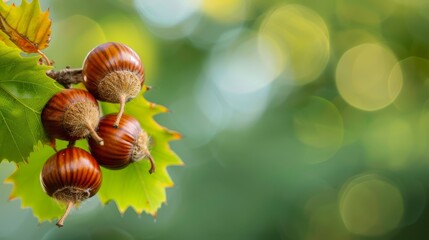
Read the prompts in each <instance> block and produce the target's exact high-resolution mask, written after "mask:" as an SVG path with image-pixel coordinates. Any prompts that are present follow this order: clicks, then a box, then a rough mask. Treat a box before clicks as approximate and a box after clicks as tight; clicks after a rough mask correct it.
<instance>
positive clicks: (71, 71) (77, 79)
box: [46, 67, 83, 88]
mask: <svg viewBox="0 0 429 240" xmlns="http://www.w3.org/2000/svg"><path fill="white" fill-rule="evenodd" d="M46 75H48V77H50V78H52V79H54V80H55V81H57V82H58V83H59V84H61V85H63V86H64V87H65V88H71V85H72V84H78V83H81V82H83V75H82V68H70V67H66V68H65V69H61V70H58V71H55V70H49V71H47V72H46Z"/></svg>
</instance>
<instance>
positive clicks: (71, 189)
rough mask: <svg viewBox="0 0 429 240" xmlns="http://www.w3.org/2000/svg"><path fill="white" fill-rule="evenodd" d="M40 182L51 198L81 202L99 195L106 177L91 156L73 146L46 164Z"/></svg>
mask: <svg viewBox="0 0 429 240" xmlns="http://www.w3.org/2000/svg"><path fill="white" fill-rule="evenodd" d="M40 181H41V183H42V187H43V189H44V191H45V192H46V193H47V194H48V195H49V196H51V197H55V198H57V199H58V200H63V201H75V202H77V201H83V200H85V199H86V198H89V197H92V196H94V195H95V194H96V193H97V192H98V190H99V189H100V186H101V181H102V175H101V170H100V166H99V165H98V163H97V161H96V160H95V159H94V157H92V156H91V154H90V153H88V152H87V151H85V150H83V149H81V148H77V147H69V148H66V149H63V150H61V151H58V152H57V153H55V154H54V155H53V156H51V157H50V158H49V159H48V160H47V161H46V162H45V165H44V166H43V169H42V172H41V174H40ZM70 194H75V195H76V196H70Z"/></svg>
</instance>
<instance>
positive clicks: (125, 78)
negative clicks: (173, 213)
mask: <svg viewBox="0 0 429 240" xmlns="http://www.w3.org/2000/svg"><path fill="white" fill-rule="evenodd" d="M82 76H83V83H84V85H85V87H86V89H87V90H88V91H85V90H82V89H64V90H62V91H61V92H59V93H57V94H56V95H54V96H53V97H52V98H51V99H50V100H49V101H48V102H47V103H46V105H45V107H44V109H43V111H42V123H43V126H44V128H45V131H46V133H47V134H48V136H49V137H50V138H51V142H53V143H54V142H55V139H61V140H66V141H69V145H68V147H67V148H65V149H63V150H60V151H58V152H56V153H55V154H54V155H53V156H51V157H50V158H49V159H48V160H47V161H46V163H45V165H44V166H43V169H42V171H41V174H40V181H41V183H42V187H43V189H44V191H45V192H46V193H47V194H48V195H49V196H51V197H53V198H55V199H57V200H59V201H62V202H65V203H67V209H66V212H65V213H64V215H63V216H62V217H61V218H60V220H59V221H58V222H57V226H58V227H62V226H63V222H64V219H65V218H66V217H67V215H68V213H69V212H70V210H71V209H72V208H73V206H74V205H75V204H76V203H79V202H81V201H83V200H85V199H87V198H90V197H92V196H93V195H95V194H96V193H97V191H98V189H99V188H100V186H101V181H102V176H101V170H100V167H99V165H101V166H103V167H106V168H109V169H121V168H124V167H126V166H127V165H128V164H130V163H132V162H135V161H139V160H141V159H143V158H147V159H148V160H149V161H150V163H151V168H150V170H149V173H153V172H154V171H155V163H154V161H153V159H152V157H151V155H150V153H149V149H148V142H149V139H148V135H147V134H146V132H145V131H144V130H143V129H142V128H141V126H140V124H139V122H138V121H137V120H136V119H135V118H133V117H132V116H130V115H126V114H124V106H125V103H126V102H128V101H130V100H131V99H133V98H134V97H136V96H137V95H138V94H139V92H140V90H141V88H142V86H143V83H144V69H143V66H142V63H141V60H140V58H139V56H138V55H137V54H136V53H135V52H134V51H133V50H132V49H131V48H129V47H128V46H126V45H124V44H121V43H113V42H110V43H105V44H102V45H99V46H97V47H96V48H94V49H93V50H91V52H89V54H88V55H87V57H86V58H85V60H84V64H83V69H82ZM97 99H98V100H100V101H106V102H111V103H120V111H119V113H118V114H108V115H105V116H103V117H101V118H100V110H99V105H98V102H97ZM82 138H87V139H88V144H89V149H90V152H91V153H88V152H87V151H85V150H83V149H81V148H77V147H74V144H75V141H76V140H78V139H82ZM54 146H55V144H54Z"/></svg>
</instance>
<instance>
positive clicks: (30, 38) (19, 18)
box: [0, 0, 51, 53]
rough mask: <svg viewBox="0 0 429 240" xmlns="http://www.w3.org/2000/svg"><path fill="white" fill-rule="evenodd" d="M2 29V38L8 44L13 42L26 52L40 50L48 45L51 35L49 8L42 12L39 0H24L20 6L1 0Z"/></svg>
mask: <svg viewBox="0 0 429 240" xmlns="http://www.w3.org/2000/svg"><path fill="white" fill-rule="evenodd" d="M0 30H2V31H3V33H4V34H0V40H3V41H5V43H6V44H7V45H10V42H13V43H14V44H15V45H16V46H17V47H18V48H20V49H21V50H23V51H24V52H27V53H35V52H39V50H41V49H44V48H46V47H47V46H48V43H49V39H50V36H51V20H50V19H49V10H47V11H45V12H42V11H41V10H40V4H39V0H33V2H31V3H28V2H27V1H26V0H23V1H22V3H21V6H19V7H16V6H15V4H12V5H7V4H6V3H4V2H3V1H0ZM5 35H6V36H7V37H8V39H9V41H8V40H7V39H5Z"/></svg>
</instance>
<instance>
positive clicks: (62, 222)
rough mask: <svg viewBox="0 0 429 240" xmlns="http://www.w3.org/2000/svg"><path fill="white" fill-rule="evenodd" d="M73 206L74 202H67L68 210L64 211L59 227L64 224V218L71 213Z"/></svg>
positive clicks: (58, 223)
mask: <svg viewBox="0 0 429 240" xmlns="http://www.w3.org/2000/svg"><path fill="white" fill-rule="evenodd" d="M73 206H74V202H71V201H70V202H68V203H67V208H66V211H65V212H64V215H63V216H62V217H61V218H60V220H58V222H57V226H58V227H62V226H64V220H66V218H67V216H68V215H69V213H70V210H71V209H72V208H73Z"/></svg>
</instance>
